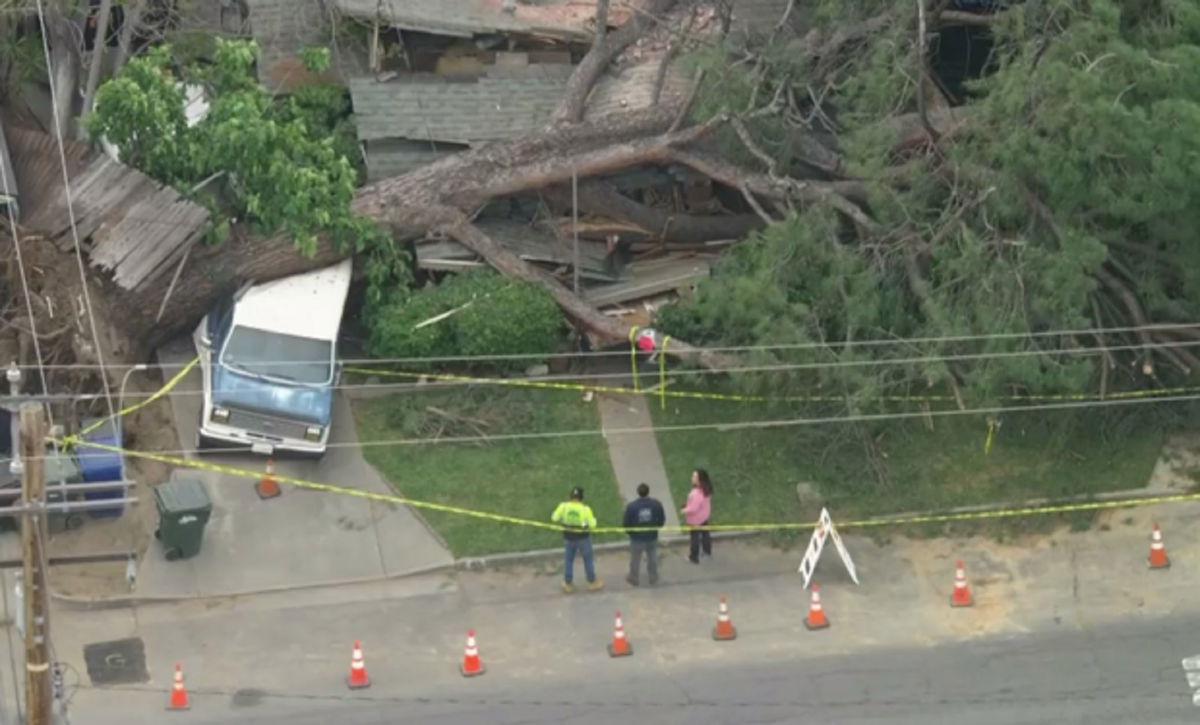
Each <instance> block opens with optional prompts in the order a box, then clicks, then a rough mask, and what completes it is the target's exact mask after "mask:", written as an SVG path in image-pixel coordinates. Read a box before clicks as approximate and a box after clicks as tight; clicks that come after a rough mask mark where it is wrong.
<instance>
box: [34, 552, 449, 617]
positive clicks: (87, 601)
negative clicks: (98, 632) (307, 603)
mask: <svg viewBox="0 0 1200 725" xmlns="http://www.w3.org/2000/svg"><path fill="white" fill-rule="evenodd" d="M456 563H457V562H451V563H449V564H432V565H430V566H424V567H418V568H416V569H410V570H408V571H403V572H400V573H397V574H385V575H383V576H373V577H360V578H358V579H339V580H336V581H329V582H315V583H313V584H281V585H279V586H274V587H263V588H262V589H246V590H241V591H236V592H223V593H219V594H179V595H161V596H156V595H137V594H129V595H121V596H115V597H76V596H73V595H70V594H62V593H59V592H56V591H54V589H50V599H51V600H52V601H53V602H55V603H56V604H61V605H63V606H65V607H67V608H68V609H74V610H80V611H94V610H103V609H120V608H123V607H138V606H144V605H150V604H179V603H181V602H205V601H214V600H219V599H237V598H239V597H252V596H256V595H260V594H280V593H286V592H301V591H306V590H310V589H326V588H334V587H348V586H361V585H364V584H379V583H381V582H387V581H393V580H396V579H407V578H409V577H416V576H422V575H424V574H437V573H439V572H449V571H453V570H454V568H455V564H456Z"/></svg>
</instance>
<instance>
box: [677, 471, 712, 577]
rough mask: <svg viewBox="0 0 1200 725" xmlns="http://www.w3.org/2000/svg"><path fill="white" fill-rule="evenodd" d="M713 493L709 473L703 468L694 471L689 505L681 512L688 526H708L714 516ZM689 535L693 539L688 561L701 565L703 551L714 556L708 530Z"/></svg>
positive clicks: (697, 530) (693, 530)
mask: <svg viewBox="0 0 1200 725" xmlns="http://www.w3.org/2000/svg"><path fill="white" fill-rule="evenodd" d="M712 493H713V485H712V479H711V478H709V477H708V471H706V470H704V469H703V468H697V469H696V470H694V471H692V490H691V491H690V492H688V497H687V504H686V505H685V506H684V507H683V508H682V509H680V510H679V512H680V513H682V514H683V519H684V521H686V522H687V524H688V526H707V525H708V519H709V517H710V516H711V515H712ZM688 533H689V534H690V535H691V539H692V541H691V544H692V546H691V550H690V551H689V553H688V561H690V562H692V563H693V564H699V563H700V551H701V549H703V550H704V555H705V556H712V534H710V533H709V531H708V529H692V530H691V531H689V532H688Z"/></svg>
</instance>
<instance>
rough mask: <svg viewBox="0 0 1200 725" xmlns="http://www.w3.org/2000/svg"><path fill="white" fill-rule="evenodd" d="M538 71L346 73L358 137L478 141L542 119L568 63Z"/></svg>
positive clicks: (517, 131) (518, 131) (512, 133)
mask: <svg viewBox="0 0 1200 725" xmlns="http://www.w3.org/2000/svg"><path fill="white" fill-rule="evenodd" d="M550 67H553V68H556V70H553V71H543V72H540V73H536V74H535V73H528V74H512V75H499V76H496V75H488V76H484V77H482V78H479V79H477V80H472V81H452V80H447V79H445V78H441V77H438V76H435V75H432V74H413V75H408V76H404V77H403V78H399V79H394V80H390V81H385V82H380V81H377V80H376V79H374V78H352V79H350V97H351V100H352V102H353V104H354V115H355V119H356V121H357V123H358V138H359V140H360V141H372V140H380V139H388V138H393V139H394V138H407V139H414V140H420V141H441V142H446V143H458V144H466V145H478V144H481V143H485V142H487V141H497V140H501V139H508V138H514V137H516V136H520V135H522V134H525V133H528V132H530V131H532V130H534V129H536V128H538V127H540V126H542V125H544V124H545V123H546V119H547V118H549V116H550V112H551V111H553V110H554V108H555V106H556V105H557V104H558V103H559V102H560V101H561V100H562V96H563V89H564V88H565V86H566V82H567V77H568V75H569V74H570V72H571V67H570V66H566V65H563V66H550Z"/></svg>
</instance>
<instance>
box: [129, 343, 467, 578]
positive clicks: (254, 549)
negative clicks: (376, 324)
mask: <svg viewBox="0 0 1200 725" xmlns="http://www.w3.org/2000/svg"><path fill="white" fill-rule="evenodd" d="M194 354H195V353H194V351H193V350H192V348H191V344H190V340H181V341H177V342H176V343H173V344H172V345H170V346H168V347H166V348H164V349H163V350H161V351H160V353H159V358H160V360H161V362H163V363H164V364H171V363H184V362H186V361H188V360H190V359H191V358H192V357H193V356H194ZM201 389H202V387H201V379H200V371H199V368H197V369H195V370H193V371H192V372H191V374H189V375H188V377H187V378H186V379H185V380H183V381H182V382H181V383H180V384H179V386H178V387H177V388H176V389H175V390H174V391H173V392H172V394H171V406H172V410H173V411H174V417H175V425H176V427H177V429H178V432H179V438H180V440H181V441H183V442H184V445H185V447H190V446H191V444H192V443H193V442H194V440H195V435H196V427H197V424H198V421H199V418H200V409H201V400H200V395H199V394H198V393H197V391H200V390H201ZM334 421H335V422H334V425H333V431H332V433H331V438H330V441H331V443H332V444H334V445H333V446H332V447H331V448H330V449H329V452H328V453H327V454H326V455H325V457H324V458H323V459H321V460H320V461H298V460H277V461H276V467H277V471H278V472H279V473H280V474H284V475H288V476H293V477H296V478H301V479H306V480H311V481H322V482H329V483H335V484H337V485H341V486H349V487H353V488H361V489H365V490H369V491H377V492H381V493H391V489H390V488H389V486H388V485H387V483H386V482H385V481H384V480H383V479H382V477H380V475H379V474H378V472H376V471H375V469H374V468H372V467H371V466H370V465H368V464H367V462H366V461H365V460H364V459H363V457H362V454H361V451H360V450H359V449H358V448H356V447H353V444H354V443H355V442H356V441H357V434H356V431H355V426H354V422H353V420H352V413H351V410H350V406H349V404H348V403H347V402H346V400H345V399H344V398H343V397H342V396H341V395H338V396H337V397H336V399H335V408H334ZM195 455H196V454H195V453H194V452H190V453H189V454H188V457H189V458H192V457H195ZM203 460H211V461H212V462H214V463H221V464H226V465H231V466H239V467H242V468H249V469H254V470H260V469H263V467H264V465H265V463H266V460H265V459H264V458H262V457H261V456H255V455H252V454H249V453H246V454H221V455H205V456H204V457H203ZM175 475H177V476H178V475H187V476H194V475H200V476H201V477H202V478H203V479H204V481H205V483H206V486H207V488H208V492H209V495H210V497H211V498H212V499H213V518H212V520H211V522H210V523H209V525H208V527H207V529H206V531H205V540H204V545H203V548H202V550H201V552H200V554H199V555H198V556H196V557H195V558H193V559H188V560H183V561H174V562H168V561H166V559H165V558H164V557H163V555H162V551H161V547H159V546H158V545H157V544H156V542H152V543H151V546H150V548H149V550H148V551H147V553H146V556H145V558H144V560H143V561H142V564H141V570H140V572H139V579H138V584H137V589H136V592H135V594H134V596H136V597H145V598H173V597H192V596H216V595H226V594H239V593H248V592H257V591H263V590H271V589H276V588H285V587H308V586H317V585H327V584H335V583H345V582H354V581H362V580H369V579H375V578H381V577H394V576H400V575H404V574H408V573H413V572H420V571H427V570H429V569H431V568H434V567H441V566H450V565H452V564H453V557H452V556H451V555H450V552H449V551H448V550H447V549H446V548H445V547H444V546H443V545H442V544H441V542H440V541H439V539H438V538H437V537H436V535H435V534H434V533H433V532H432V531H431V530H430V529H429V528H428V527H427V526H426V525H425V523H424V521H423V520H422V519H420V518H419V517H417V516H416V515H414V514H413V513H412V511H411V510H409V509H408V508H407V507H403V506H397V505H395V504H390V503H386V502H379V501H370V500H366V499H360V498H353V497H349V496H338V495H334V494H327V493H321V492H317V491H308V490H303V489H296V488H292V487H289V486H286V485H285V486H284V487H283V495H282V496H281V497H279V498H276V499H271V500H267V501H262V500H260V499H259V498H258V497H257V496H256V495H255V493H254V491H253V483H254V482H253V481H251V480H247V479H244V478H239V477H234V476H226V475H223V474H218V473H213V472H196V471H191V470H183V471H177V472H176V474H175Z"/></svg>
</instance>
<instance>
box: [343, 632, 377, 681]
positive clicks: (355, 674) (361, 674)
mask: <svg viewBox="0 0 1200 725" xmlns="http://www.w3.org/2000/svg"><path fill="white" fill-rule="evenodd" d="M346 684H347V685H349V686H350V689H351V690H361V689H363V688H364V687H370V686H371V678H370V677H367V663H366V662H364V661H363V651H362V642H359V641H357V640H355V642H354V653H353V654H352V655H350V676H349V677H347V678H346Z"/></svg>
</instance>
